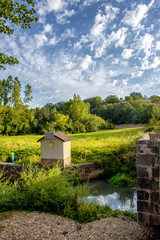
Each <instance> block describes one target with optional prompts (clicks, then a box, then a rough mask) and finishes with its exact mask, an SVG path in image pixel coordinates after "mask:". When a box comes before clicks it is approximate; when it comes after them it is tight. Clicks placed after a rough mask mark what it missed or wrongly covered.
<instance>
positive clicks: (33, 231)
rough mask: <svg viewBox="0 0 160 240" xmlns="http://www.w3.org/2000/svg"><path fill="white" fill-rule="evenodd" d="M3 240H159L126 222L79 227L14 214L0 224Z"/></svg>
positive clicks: (149, 231) (102, 221)
mask: <svg viewBox="0 0 160 240" xmlns="http://www.w3.org/2000/svg"><path fill="white" fill-rule="evenodd" d="M0 229H1V233H0V239H1V240H34V239H37V240H46V239H48V240H91V239H92V240H158V239H159V238H158V237H156V235H155V233H154V232H153V230H152V229H149V228H147V227H144V226H141V225H138V223H136V222H132V221H129V220H127V219H126V218H122V217H118V218H112V217H109V218H103V219H100V220H97V221H95V222H91V223H87V224H83V225H81V224H79V223H77V222H75V221H73V220H71V219H68V218H64V217H61V216H57V215H51V214H47V213H37V212H31V213H26V212H24V211H23V212H14V213H13V214H12V216H10V217H9V218H6V219H3V220H1V221H0Z"/></svg>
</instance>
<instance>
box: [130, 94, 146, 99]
mask: <svg viewBox="0 0 160 240" xmlns="http://www.w3.org/2000/svg"><path fill="white" fill-rule="evenodd" d="M130 96H131V97H132V98H133V100H139V99H143V95H142V93H140V92H132V93H131V94H130Z"/></svg>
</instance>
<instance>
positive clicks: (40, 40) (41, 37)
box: [34, 33, 48, 48]
mask: <svg viewBox="0 0 160 240" xmlns="http://www.w3.org/2000/svg"><path fill="white" fill-rule="evenodd" d="M34 37H35V39H36V46H37V48H39V47H42V46H43V45H44V44H45V43H47V42H48V38H47V37H46V36H45V34H43V33H42V34H35V35H34Z"/></svg>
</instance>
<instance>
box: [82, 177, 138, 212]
mask: <svg viewBox="0 0 160 240" xmlns="http://www.w3.org/2000/svg"><path fill="white" fill-rule="evenodd" d="M89 185H90V186H91V187H92V188H93V191H94V192H95V193H93V194H92V195H91V196H88V197H85V198H84V201H86V202H89V203H92V202H93V203H96V204H99V205H101V206H104V205H108V206H109V207H110V208H111V209H113V210H116V209H119V210H126V211H131V212H134V213H135V212H136V211H137V192H136V190H135V189H130V188H128V187H123V188H120V187H115V186H113V185H111V184H109V183H106V182H105V181H104V180H99V179H95V180H90V181H89Z"/></svg>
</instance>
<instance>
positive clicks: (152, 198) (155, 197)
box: [151, 191, 159, 202]
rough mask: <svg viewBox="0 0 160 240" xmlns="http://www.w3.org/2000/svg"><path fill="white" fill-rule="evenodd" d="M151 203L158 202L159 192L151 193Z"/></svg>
mask: <svg viewBox="0 0 160 240" xmlns="http://www.w3.org/2000/svg"><path fill="white" fill-rule="evenodd" d="M151 201H152V202H159V191H158V192H152V193H151Z"/></svg>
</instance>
